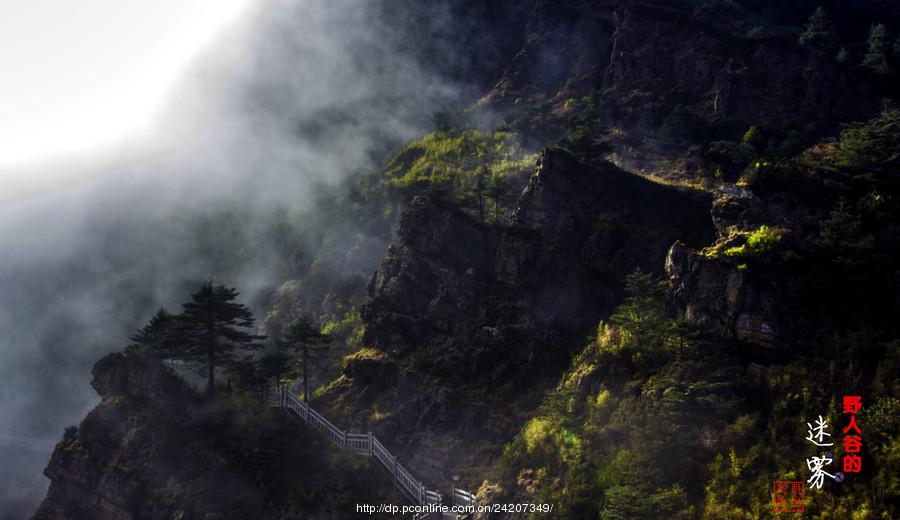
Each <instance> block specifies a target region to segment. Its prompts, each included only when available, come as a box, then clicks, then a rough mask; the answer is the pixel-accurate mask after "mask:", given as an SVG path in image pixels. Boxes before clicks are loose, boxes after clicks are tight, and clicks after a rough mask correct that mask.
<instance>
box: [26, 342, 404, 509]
mask: <svg viewBox="0 0 900 520" xmlns="http://www.w3.org/2000/svg"><path fill="white" fill-rule="evenodd" d="M93 376H94V378H93V381H92V385H93V387H94V389H95V390H96V391H97V393H98V394H99V395H100V397H101V402H100V404H99V405H97V407H96V408H94V410H92V411H91V413H90V414H88V416H87V417H86V418H85V419H84V421H83V422H82V423H81V425H80V426H79V427H77V428H76V427H71V428H69V429H68V430H67V431H66V434H65V436H64V437H63V439H62V441H60V443H59V444H58V445H57V447H56V449H55V450H54V452H53V456H52V458H51V460H50V463H49V464H48V465H47V468H46V470H45V472H44V473H45V474H46V476H47V477H48V478H49V479H50V481H51V484H50V490H49V492H48V494H47V497H46V498H45V500H44V501H43V503H42V504H41V506H40V508H39V509H38V511H37V513H35V515H34V516H33V517H32V518H34V519H35V520H86V519H91V520H139V519H147V520H151V519H153V520H157V519H158V520H162V519H166V520H170V519H180V520H189V519H207V520H212V519H231V518H233V519H246V518H276V517H277V518H346V515H349V514H351V512H355V504H356V502H357V501H360V500H363V499H364V498H365V499H367V500H371V501H372V502H375V501H378V500H381V499H383V498H384V497H392V496H393V495H392V492H391V491H390V484H389V482H385V479H384V478H383V477H382V476H381V475H380V473H377V472H375V471H374V470H370V469H369V468H368V466H367V465H364V464H363V461H362V460H356V459H351V458H345V457H344V456H343V455H341V454H338V453H333V452H331V451H330V450H331V448H330V447H329V446H327V445H326V444H325V442H326V441H324V440H323V439H321V438H319V436H317V435H316V434H315V433H309V434H307V432H306V431H305V430H304V428H303V427H302V426H301V425H300V424H299V423H296V422H294V421H293V420H292V419H290V418H288V417H287V416H285V415H282V414H281V412H270V411H268V410H266V409H265V408H264V407H263V406H262V405H261V404H260V403H259V402H258V400H256V399H255V398H254V397H252V396H249V397H247V398H244V399H238V400H236V401H224V400H223V401H220V402H218V403H208V402H204V401H203V400H202V398H201V397H199V396H198V395H197V394H196V393H195V392H194V391H193V390H192V389H191V388H190V387H189V386H187V385H186V383H185V382H184V381H183V380H182V379H181V378H180V377H178V376H176V375H175V374H174V373H172V371H171V370H170V369H168V368H164V367H162V366H160V365H159V364H156V363H147V362H146V361H143V360H140V359H138V358H135V357H132V356H125V355H122V354H111V355H109V356H107V357H105V358H103V359H101V360H100V361H99V362H97V364H96V366H95V367H94V370H93ZM379 483H381V484H380V485H379ZM373 484H374V486H373Z"/></svg>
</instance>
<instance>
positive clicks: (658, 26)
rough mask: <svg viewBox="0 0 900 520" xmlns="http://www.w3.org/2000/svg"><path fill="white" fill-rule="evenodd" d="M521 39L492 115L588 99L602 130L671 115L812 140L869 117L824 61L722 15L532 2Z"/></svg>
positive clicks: (790, 40) (852, 85) (839, 72)
mask: <svg viewBox="0 0 900 520" xmlns="http://www.w3.org/2000/svg"><path fill="white" fill-rule="evenodd" d="M525 32H526V37H525V40H524V42H523V44H522V50H521V51H519V53H518V54H517V55H516V57H515V59H513V60H512V62H511V64H510V67H509V68H508V69H507V70H506V72H505V73H504V75H503V76H502V77H501V79H500V80H499V81H498V82H497V84H496V85H495V87H494V89H493V91H492V93H491V94H490V96H489V98H490V99H491V100H492V102H494V103H495V104H496V105H497V106H502V107H512V106H513V100H514V99H518V98H522V97H525V98H527V97H528V96H531V95H534V94H536V93H540V94H541V95H543V96H544V97H545V98H546V99H553V98H556V99H557V100H558V102H559V103H562V102H564V101H565V100H566V99H568V98H569V97H573V96H575V97H577V96H581V95H585V94H587V93H590V92H592V91H593V92H597V93H600V94H601V101H602V103H603V104H604V105H605V106H606V107H607V109H608V110H607V112H608V116H607V118H606V119H607V120H606V121H605V123H606V124H615V125H617V126H620V127H624V128H626V129H629V130H631V131H634V132H641V131H647V130H653V129H656V128H657V127H658V126H659V125H660V124H661V123H662V122H663V120H664V119H665V118H666V117H667V116H668V115H669V114H670V113H671V112H672V110H673V109H675V108H676V107H680V108H681V109H686V110H687V111H689V112H690V113H692V114H693V115H694V116H696V117H698V118H700V120H702V121H706V122H707V123H711V122H723V121H730V122H740V123H742V124H743V125H750V124H764V123H771V122H778V124H782V125H791V126H795V127H798V128H809V129H814V130H815V131H823V132H827V131H831V130H833V129H834V128H835V125H836V123H838V122H841V121H847V120H850V119H853V118H858V117H862V116H866V115H871V114H874V113H876V112H877V110H878V106H877V104H876V103H872V102H870V101H863V100H865V99H867V97H866V92H867V90H866V87H865V85H864V84H863V82H861V81H860V80H859V78H858V77H856V76H854V74H853V73H852V71H851V70H850V69H849V68H847V67H842V66H841V65H840V64H838V63H837V62H836V60H835V59H834V56H833V55H831V54H829V55H827V56H826V55H822V54H821V53H817V52H815V51H814V50H812V49H809V48H805V47H803V46H801V45H800V44H799V43H798V42H797V36H796V35H795V34H793V33H787V34H784V33H778V32H777V31H771V32H766V31H762V32H759V28H758V27H755V26H752V25H750V20H749V18H748V19H745V18H742V17H735V16H733V14H727V13H722V12H716V11H714V10H706V9H702V8H691V7H688V6H673V5H672V3H671V2H654V1H641V2H621V3H619V4H618V5H617V6H610V5H604V3H598V2H586V1H578V0H568V1H556V0H538V1H537V2H536V3H535V7H534V9H533V10H532V12H531V17H530V19H529V21H528V24H527V26H526V31H525ZM558 92H561V93H563V94H565V95H563V96H561V97H556V96H557V93H558ZM744 128H746V126H744Z"/></svg>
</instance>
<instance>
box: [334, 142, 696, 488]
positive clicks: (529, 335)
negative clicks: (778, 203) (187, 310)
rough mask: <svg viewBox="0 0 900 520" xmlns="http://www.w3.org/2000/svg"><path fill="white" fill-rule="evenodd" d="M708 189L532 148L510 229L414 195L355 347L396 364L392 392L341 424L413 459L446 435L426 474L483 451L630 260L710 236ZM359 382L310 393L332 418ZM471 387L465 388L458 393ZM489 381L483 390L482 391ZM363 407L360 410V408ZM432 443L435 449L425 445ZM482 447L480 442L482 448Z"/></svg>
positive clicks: (445, 471)
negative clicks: (533, 159)
mask: <svg viewBox="0 0 900 520" xmlns="http://www.w3.org/2000/svg"><path fill="white" fill-rule="evenodd" d="M709 204H710V199H709V197H708V196H707V195H706V194H704V193H701V192H697V191H692V190H684V189H678V188H674V187H670V186H663V185H659V184H656V183H653V182H651V181H648V180H645V179H643V178H640V177H637V176H635V175H632V174H629V173H627V172H625V171H622V170H620V169H618V168H616V167H615V166H613V165H611V164H609V163H604V162H599V163H597V164H588V163H585V162H582V161H580V160H578V159H576V158H575V157H573V156H571V155H570V154H568V153H567V152H563V151H559V150H548V151H545V152H543V153H542V155H541V157H540V159H539V161H538V163H537V166H536V168H535V171H534V174H533V175H532V177H531V179H530V181H529V183H528V186H527V187H526V188H525V190H524V192H523V193H522V195H521V197H520V200H519V204H518V208H517V210H516V212H515V216H514V218H513V220H512V224H511V225H510V226H509V227H503V228H501V227H496V226H486V225H483V224H481V223H479V222H477V221H476V220H474V219H473V218H471V217H469V216H468V215H466V214H465V213H463V212H462V211H460V210H459V209H457V208H455V207H454V206H452V205H451V204H448V203H445V202H440V201H435V200H432V199H428V198H421V197H420V198H416V199H415V200H413V201H412V203H411V204H410V205H409V207H408V209H407V211H406V212H405V213H404V214H403V216H402V217H401V219H400V222H399V227H398V237H399V240H400V243H399V244H398V245H396V246H391V247H390V248H389V252H388V257H387V258H386V259H385V260H384V262H383V263H382V265H381V266H380V267H379V269H378V271H377V272H376V273H375V275H374V276H373V278H372V281H371V283H370V285H369V293H370V296H371V299H370V301H369V303H368V304H366V306H365V307H364V308H363V312H362V315H363V319H364V321H365V322H366V325H367V328H366V335H365V339H364V341H365V343H366V344H367V345H370V346H372V347H375V348H377V349H379V350H381V351H383V352H385V353H387V354H388V355H389V356H390V357H392V358H393V359H394V360H395V361H396V362H397V363H398V364H399V365H400V366H402V367H405V369H401V370H400V372H399V374H398V382H397V385H396V387H395V388H393V389H390V390H387V391H384V392H382V393H381V395H380V397H379V398H378V399H376V401H375V403H374V406H375V407H376V408H377V409H378V410H379V411H380V412H382V413H386V414H387V417H386V418H385V419H383V420H379V421H377V422H372V421H371V418H370V417H369V414H368V413H366V412H365V411H363V412H362V413H357V414H355V415H353V416H352V417H347V418H346V419H347V421H349V422H350V423H351V424H353V425H354V427H358V428H360V429H366V428H369V427H371V428H372V429H373V430H374V431H376V432H379V434H381V433H383V434H384V436H385V437H386V438H395V439H397V438H399V439H403V438H408V439H410V440H411V442H410V444H408V445H406V446H403V447H402V448H396V449H398V450H399V451H400V452H401V453H402V452H404V451H407V452H408V453H409V456H410V458H413V459H419V460H425V458H426V457H425V456H424V454H425V449H426V447H425V446H424V444H423V443H422V442H421V441H419V440H412V439H421V438H422V437H423V436H425V435H429V434H434V435H437V436H438V437H440V440H441V442H442V443H443V445H445V446H446V445H450V446H454V445H456V443H459V446H460V450H463V447H466V448H467V449H468V451H467V452H465V453H466V455H461V454H460V453H462V452H458V451H454V453H453V455H454V456H452V457H449V458H448V459H447V460H448V462H447V466H445V467H436V466H435V465H433V464H429V465H428V467H416V471H417V472H418V473H419V474H422V475H423V477H424V478H426V479H427V480H429V481H431V482H440V481H442V480H444V479H446V478H448V477H449V475H451V474H455V473H463V474H464V473H465V472H464V471H463V469H468V468H467V467H466V466H465V464H463V461H464V460H466V458H467V457H469V456H471V454H472V453H474V452H476V450H475V449H473V444H472V443H476V444H480V445H482V446H485V445H495V446H499V443H500V442H504V441H506V440H508V439H509V438H510V437H511V436H512V434H513V433H514V432H515V430H516V429H517V428H518V426H519V425H518V423H517V421H516V420H515V419H514V418H512V417H509V416H507V417H502V413H501V412H502V410H503V409H504V407H509V408H515V409H524V408H527V407H529V406H533V404H534V403H532V404H525V403H527V402H529V400H530V399H535V398H536V396H537V394H538V393H539V391H540V388H541V387H542V385H548V384H552V383H555V381H556V380H557V378H558V375H559V373H560V371H561V370H562V369H563V368H564V367H565V365H566V364H567V362H568V356H569V355H570V353H571V352H572V351H573V350H574V349H575V348H577V347H579V346H580V345H582V343H583V341H584V337H585V336H586V334H588V332H589V330H590V329H592V328H593V327H594V326H596V324H597V321H598V320H599V319H600V318H601V317H602V316H603V315H604V313H607V312H609V311H610V310H611V309H612V308H613V306H614V305H615V304H616V302H617V301H618V300H619V298H620V297H621V291H622V281H623V279H624V277H625V275H626V274H627V273H629V272H630V271H631V270H632V269H634V268H635V267H638V266H639V267H641V268H643V269H644V270H646V271H651V272H657V273H660V274H661V273H662V263H663V259H664V255H665V252H666V250H667V249H668V247H669V245H670V244H671V243H672V242H673V241H675V240H676V239H678V238H683V239H685V240H687V241H689V242H690V243H692V244H695V245H698V246H699V245H701V244H705V243H706V242H708V241H709V240H711V239H712V237H713V235H714V234H713V229H712V225H711V222H710V219H709ZM363 379H365V377H363V378H361V379H359V380H356V379H354V383H353V384H351V385H339V386H336V387H334V388H333V389H332V391H331V392H330V393H326V395H324V396H323V398H322V399H323V406H328V404H327V403H329V402H331V403H338V402H340V403H341V406H337V405H335V407H334V408H333V412H334V413H346V410H348V409H354V408H359V407H356V406H353V405H352V404H350V403H348V400H352V399H354V396H359V395H366V396H367V399H368V398H369V397H371V395H372V391H371V389H367V388H366V387H367V386H377V385H367V384H366V383H365V382H364V381H363ZM469 388H471V389H472V390H471V392H470V391H468V389H469ZM486 388H492V389H493V390H492V392H491V394H490V395H484V389H486ZM359 404H360V407H362V408H364V409H365V408H369V407H370V406H371V405H372V404H371V403H368V402H367V403H366V405H362V403H359ZM438 444H440V443H438ZM483 449H487V448H486V447H484V448H483Z"/></svg>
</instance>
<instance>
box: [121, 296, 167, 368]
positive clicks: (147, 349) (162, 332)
mask: <svg viewBox="0 0 900 520" xmlns="http://www.w3.org/2000/svg"><path fill="white" fill-rule="evenodd" d="M176 321H177V317H176V316H173V315H172V314H170V313H169V312H168V311H166V310H165V309H164V308H162V307H160V308H159V310H158V311H156V314H154V315H153V317H152V318H150V321H149V322H148V323H147V325H145V326H144V328H142V329H141V330H139V331H137V332H136V333H135V335H134V336H132V337H131V341H133V342H134V344H132V345H131V348H130V350H131V351H132V352H136V353H137V354H139V355H146V356H152V357H155V358H157V359H158V360H159V362H160V363H162V362H163V361H164V360H166V359H168V358H171V357H173V356H174V355H175V354H176V343H175V341H174V339H175V338H174V325H175V324H176Z"/></svg>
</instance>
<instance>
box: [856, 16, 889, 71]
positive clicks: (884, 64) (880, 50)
mask: <svg viewBox="0 0 900 520" xmlns="http://www.w3.org/2000/svg"><path fill="white" fill-rule="evenodd" d="M888 46H889V44H888V39H887V28H885V26H884V25H883V24H880V23H879V24H875V25H873V26H872V28H871V29H870V30H869V41H868V51H867V52H866V54H865V56H863V61H862V66H863V68H865V69H866V70H868V71H869V72H872V73H873V74H875V75H877V76H887V75H889V74H890V73H891V66H890V64H889V63H888V51H889V48H888Z"/></svg>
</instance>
